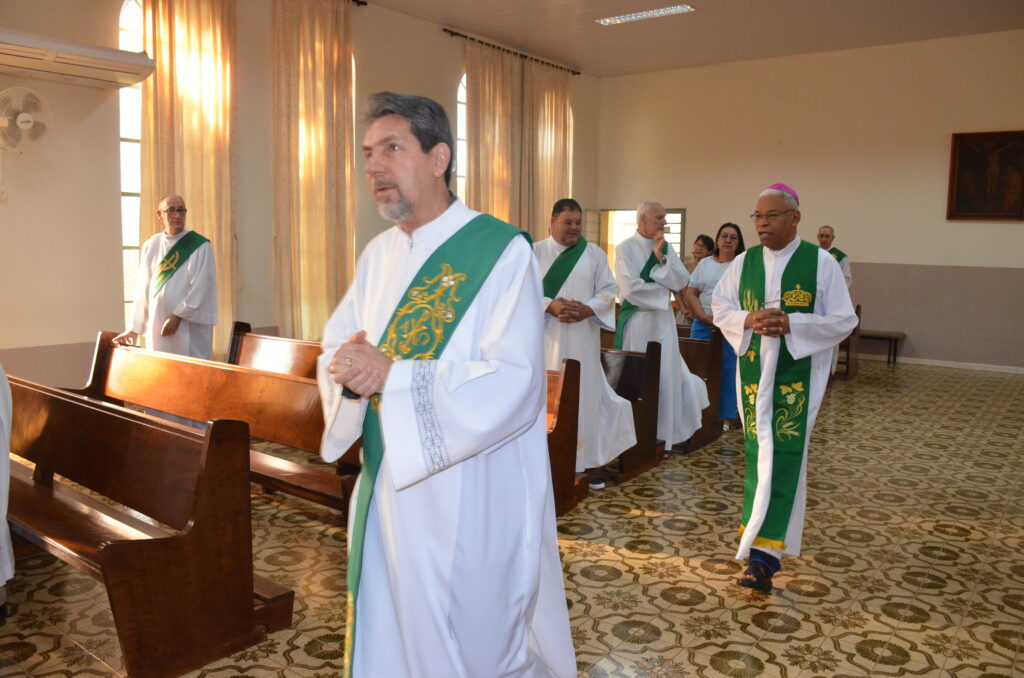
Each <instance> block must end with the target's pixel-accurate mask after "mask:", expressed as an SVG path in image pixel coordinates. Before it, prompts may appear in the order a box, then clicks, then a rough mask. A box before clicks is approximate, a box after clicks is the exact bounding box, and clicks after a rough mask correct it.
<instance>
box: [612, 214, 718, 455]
mask: <svg viewBox="0 0 1024 678" xmlns="http://www.w3.org/2000/svg"><path fill="white" fill-rule="evenodd" d="M665 216H666V212H665V208H664V207H662V206H661V204H660V203H657V202H644V203H641V204H640V206H639V207H637V210H636V233H634V234H633V235H632V236H631V237H629V238H627V239H626V240H624V241H622V242H621V243H619V245H618V246H616V248H615V279H616V281H617V282H618V288H619V298H620V299H621V300H622V307H621V309H620V310H619V317H618V322H617V325H616V330H615V348H621V349H623V350H625V351H639V352H641V353H643V352H644V351H646V350H647V342H649V341H657V342H659V343H660V344H661V370H660V373H659V376H660V377H661V380H660V382H659V384H658V438H660V439H661V440H664V441H665V449H669V448H671V447H672V446H673V445H677V444H680V443H684V442H686V441H687V440H689V439H690V436H692V435H693V433H694V431H696V430H697V429H699V428H700V424H701V415H700V413H701V410H703V409H704V408H705V407H707V406H708V389H707V386H706V385H705V384H704V380H703V379H701V378H700V377H698V376H696V375H695V374H692V373H691V372H690V369H689V368H688V367H687V366H686V362H685V361H684V360H683V356H682V354H681V353H680V352H679V332H678V330H677V329H676V319H675V315H674V314H673V312H672V293H673V292H679V291H680V290H682V289H684V288H685V287H686V283H687V282H689V280H690V274H689V273H687V272H686V269H685V268H684V267H683V262H682V260H681V259H680V258H679V255H678V254H676V251H675V249H674V248H673V247H672V245H670V244H669V243H667V242H665V223H666V220H665Z"/></svg>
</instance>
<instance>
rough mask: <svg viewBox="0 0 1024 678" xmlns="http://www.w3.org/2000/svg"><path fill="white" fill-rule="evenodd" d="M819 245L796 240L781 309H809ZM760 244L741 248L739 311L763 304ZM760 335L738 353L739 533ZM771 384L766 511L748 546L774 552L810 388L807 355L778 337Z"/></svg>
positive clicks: (751, 462)
mask: <svg viewBox="0 0 1024 678" xmlns="http://www.w3.org/2000/svg"><path fill="white" fill-rule="evenodd" d="M818 250H819V248H818V247H816V246H815V245H812V244H811V243H809V242H807V241H806V240H802V241H801V242H800V245H799V246H798V247H797V249H796V252H794V253H793V256H792V257H791V258H790V260H789V263H788V264H787V265H786V270H785V271H783V272H782V286H781V291H782V299H781V308H782V310H783V311H785V312H786V313H789V314H792V313H813V312H814V297H815V293H816V292H817V289H818ZM764 285H765V272H764V246H763V245H757V246H755V247H751V248H750V249H748V250H747V253H746V256H745V257H744V259H743V271H742V273H741V274H740V286H739V296H740V304H741V306H742V307H743V310H745V311H750V312H753V311H759V310H761V309H762V308H764ZM761 340H762V337H761V335H760V334H753V335H752V336H751V338H750V346H749V348H748V349H747V352H746V353H744V354H743V355H741V356H740V358H739V365H740V384H741V385H742V388H743V393H742V397H741V404H742V407H743V432H744V450H745V452H746V465H747V473H746V478H745V480H744V482H743V519H742V521H741V523H740V534H743V532H744V530H745V529H746V526H747V524H748V523H749V521H750V515H751V512H752V510H753V505H754V494H755V492H756V491H757V485H758V477H757V473H758V465H757V461H758V455H759V453H760V446H759V445H758V442H757V396H758V392H757V391H758V386H759V384H760V381H761ZM774 383H775V387H774V392H773V393H772V394H771V399H772V434H773V435H772V444H773V448H774V451H773V456H772V478H771V496H770V499H769V502H768V511H767V514H766V515H765V519H764V522H763V523H762V525H761V529H760V531H759V532H758V533H757V537H755V538H754V542H753V544H754V546H763V547H767V548H770V549H773V550H776V551H784V550H785V548H786V544H785V540H786V530H787V529H788V527H789V518H790V515H792V513H793V501H794V499H795V497H796V491H797V487H798V485H799V484H800V467H801V465H802V464H803V458H804V447H805V442H806V439H807V410H808V395H809V392H810V386H811V358H810V356H807V357H806V358H801V359H800V360H795V359H794V358H793V356H792V355H790V353H789V349H788V347H787V346H786V338H785V337H780V339H779V360H778V363H777V365H776V367H775V382H774Z"/></svg>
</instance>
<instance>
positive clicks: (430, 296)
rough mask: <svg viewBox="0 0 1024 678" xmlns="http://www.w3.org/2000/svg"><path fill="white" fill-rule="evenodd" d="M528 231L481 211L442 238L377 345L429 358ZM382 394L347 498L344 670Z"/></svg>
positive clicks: (406, 356)
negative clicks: (511, 247) (507, 250)
mask: <svg viewBox="0 0 1024 678" xmlns="http://www.w3.org/2000/svg"><path fill="white" fill-rule="evenodd" d="M517 235H521V236H523V237H525V238H526V239H527V241H529V240H530V236H529V234H527V233H526V231H522V230H520V229H518V228H516V227H515V226H511V225H509V224H506V223H505V222H503V221H499V220H498V219H495V218H494V217H492V216H490V215H487V214H481V215H479V216H478V217H476V218H475V219H473V220H472V221H470V222H469V223H467V224H466V225H465V226H463V227H462V228H461V229H459V230H458V231H457V232H456V233H455V234H454V235H452V236H451V237H450V238H448V240H446V241H445V242H444V243H442V244H441V246H440V247H438V248H437V249H436V250H435V251H434V253H433V254H431V255H430V257H429V258H428V259H427V261H426V262H425V263H424V264H423V266H422V267H421V268H420V270H419V271H418V272H417V273H416V275H415V276H413V279H412V282H411V283H410V284H409V288H408V289H407V290H406V291H405V294H404V295H402V299H401V300H400V301H399V302H398V306H397V307H396V308H395V311H394V313H393V314H392V316H391V320H390V321H389V322H388V325H387V327H386V328H385V329H384V332H383V334H382V335H381V338H380V341H378V342H377V347H378V348H379V349H380V350H381V352H382V353H384V354H385V355H387V356H388V357H390V358H391V359H392V360H434V359H436V358H438V357H440V356H441V354H442V353H444V349H445V346H447V345H448V340H449V339H451V337H452V335H453V334H454V333H455V328H456V327H458V325H459V322H460V321H461V320H462V318H463V317H464V316H465V314H466V311H467V310H468V309H469V307H470V305H471V304H472V303H473V299H474V298H476V295H477V292H479V291H480V288H481V287H482V286H483V284H484V282H485V281H486V280H487V276H488V275H490V273H491V270H492V269H493V268H494V265H495V264H496V263H497V262H498V258H499V257H500V256H501V253H502V252H504V251H505V248H506V247H508V244H509V243H510V242H511V241H512V239H513V238H514V237H516V236H517ZM380 405H381V395H380V394H376V395H374V396H373V397H372V398H370V404H369V406H368V407H367V408H366V417H365V418H364V419H363V466H362V469H361V471H360V474H359V490H358V491H357V492H356V497H355V501H353V502H352V506H351V507H350V510H351V511H352V526H351V531H350V532H349V554H348V574H347V577H346V584H347V586H348V614H347V623H346V633H345V676H346V677H351V675H352V648H353V647H354V645H353V641H354V638H355V618H356V597H357V595H358V593H359V578H360V575H361V574H362V566H363V544H364V541H365V538H366V518H367V514H368V513H369V509H370V501H371V499H372V498H373V486H374V484H375V483H376V480H377V472H378V471H379V470H380V464H381V460H382V459H383V458H384V434H383V431H381V425H380Z"/></svg>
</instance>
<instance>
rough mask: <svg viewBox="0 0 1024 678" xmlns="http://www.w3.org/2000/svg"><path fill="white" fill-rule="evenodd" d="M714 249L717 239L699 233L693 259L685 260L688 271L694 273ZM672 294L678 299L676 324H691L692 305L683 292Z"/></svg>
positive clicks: (684, 263)
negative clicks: (687, 301)
mask: <svg viewBox="0 0 1024 678" xmlns="http://www.w3.org/2000/svg"><path fill="white" fill-rule="evenodd" d="M714 249H715V241H714V240H712V239H711V236H710V235H704V234H703V233H701V234H700V235H698V236H697V239H696V240H694V241H693V250H692V251H691V255H692V260H691V261H689V262H686V261H684V262H683V267H684V268H686V272H687V273H693V271H694V269H695V268H697V264H699V263H700V261H701V259H703V258H705V257H707V256H708V255H710V254H711V252H713V251H714ZM672 296H673V297H675V301H676V324H677V325H683V326H687V325H689V324H690V321H691V320H693V313H692V312H691V311H690V307H689V305H688V304H687V303H686V299H685V298H684V296H683V292H682V291H680V292H673V293H672Z"/></svg>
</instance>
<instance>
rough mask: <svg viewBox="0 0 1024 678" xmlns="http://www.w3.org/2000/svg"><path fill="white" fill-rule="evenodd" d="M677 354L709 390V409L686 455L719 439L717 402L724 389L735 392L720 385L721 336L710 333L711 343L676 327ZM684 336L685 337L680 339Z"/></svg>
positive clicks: (717, 331) (685, 329) (689, 444)
mask: <svg viewBox="0 0 1024 678" xmlns="http://www.w3.org/2000/svg"><path fill="white" fill-rule="evenodd" d="M676 327H677V328H679V333H680V337H679V352H680V353H681V354H682V355H683V360H685V361H686V366H687V367H689V368H690V372H692V373H693V374H695V375H697V376H698V377H700V378H701V379H703V380H704V385H705V386H707V389H708V403H709V404H708V406H707V407H705V408H704V411H703V412H701V425H700V428H699V429H697V430H696V431H695V432H694V434H693V435H692V436H690V440H689V442H688V445H687V449H688V451H690V452H692V451H694V450H698V449H700V448H702V447H704V446H705V445H707V444H709V443H712V442H714V441H716V440H718V439H719V438H721V437H722V420H721V419H719V418H718V398H719V395H720V394H721V392H722V389H723V388H735V385H734V384H723V383H722V341H723V339H722V333H721V332H720V331H719V330H718V329H712V331H711V338H710V339H693V338H691V337H690V336H689V335H690V331H689V328H686V327H681V328H680V327H679V326H678V325H677V326H676ZM683 332H685V334H686V337H685V338H684V337H683V336H682V334H683Z"/></svg>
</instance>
